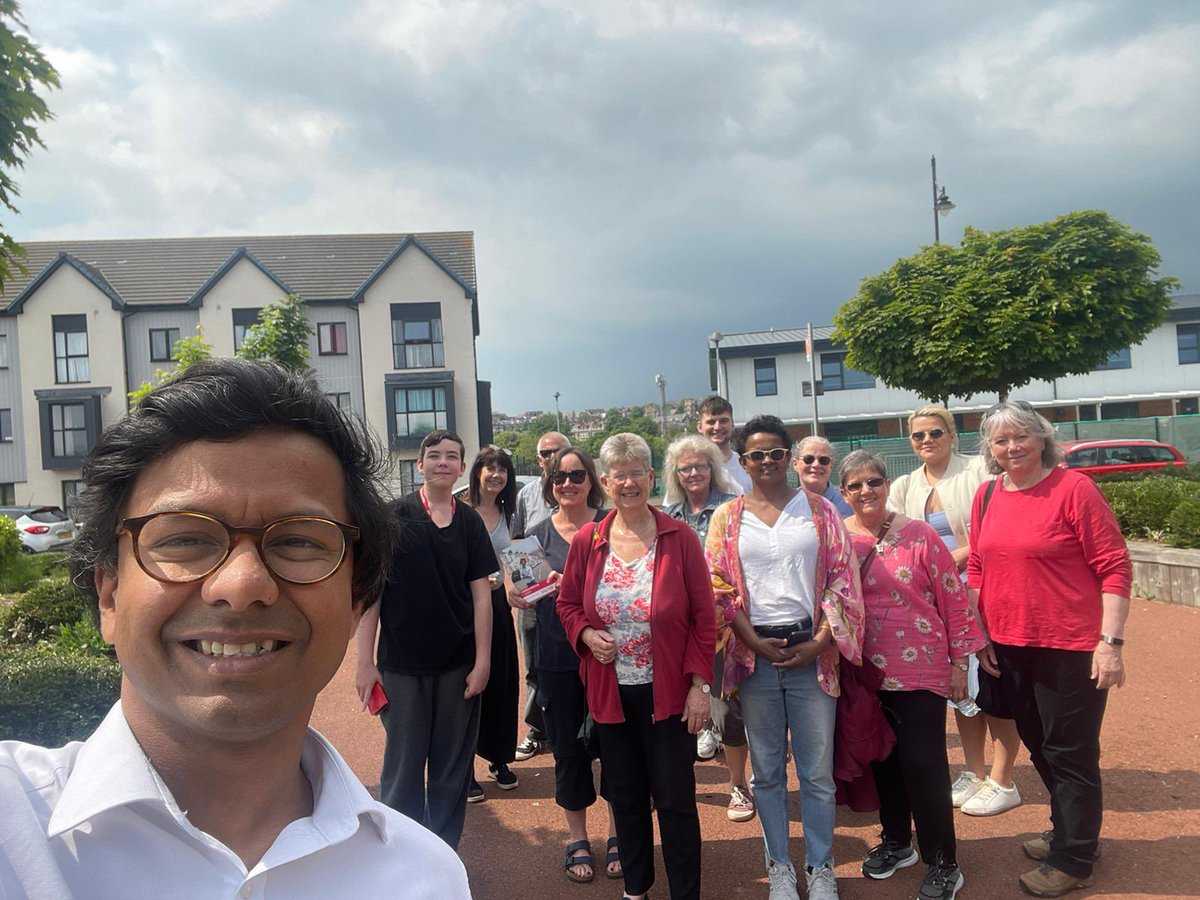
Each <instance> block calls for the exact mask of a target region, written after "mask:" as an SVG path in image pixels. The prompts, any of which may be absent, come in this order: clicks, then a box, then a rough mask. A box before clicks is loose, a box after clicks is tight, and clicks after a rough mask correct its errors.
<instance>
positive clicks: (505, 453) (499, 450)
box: [483, 444, 512, 456]
mask: <svg viewBox="0 0 1200 900" xmlns="http://www.w3.org/2000/svg"><path fill="white" fill-rule="evenodd" d="M483 449H484V450H491V451H492V452H493V453H499V454H501V455H502V456H511V455H512V454H511V453H509V452H508V449H507V448H505V447H501V446H499V445H498V444H488V445H487V446H486V447H484V448H483Z"/></svg>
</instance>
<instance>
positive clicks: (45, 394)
mask: <svg viewBox="0 0 1200 900" xmlns="http://www.w3.org/2000/svg"><path fill="white" fill-rule="evenodd" d="M111 390H112V389H111V388H106V387H105V388H96V389H95V390H92V389H89V388H55V389H47V390H40V391H34V396H35V397H36V398H37V402H38V427H39V433H40V436H41V446H42V468H43V469H47V470H50V471H54V470H59V469H78V468H79V467H80V465H82V464H83V458H84V457H85V456H87V454H88V451H89V450H91V449H92V445H93V444H95V443H96V440H97V438H99V437H100V432H101V431H103V430H104V420H103V416H102V414H101V410H100V398H101V397H103V396H105V395H106V394H109V393H111Z"/></svg>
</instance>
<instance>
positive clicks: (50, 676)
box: [0, 647, 121, 747]
mask: <svg viewBox="0 0 1200 900" xmlns="http://www.w3.org/2000/svg"><path fill="white" fill-rule="evenodd" d="M120 682H121V669H120V667H119V666H118V665H117V663H116V662H115V661H114V660H112V659H111V658H110V657H108V656H90V655H86V654H80V653H68V652H64V651H63V650H60V649H56V648H51V647H39V648H33V647H20V648H0V740H17V741H28V742H30V743H33V744H40V745H42V746H47V747H58V746H61V745H63V744H65V743H67V742H68V741H80V740H83V739H85V738H86V737H87V736H88V735H89V734H91V733H92V731H94V730H95V728H96V726H97V725H99V724H100V721H101V720H102V719H103V718H104V716H105V715H106V714H107V713H108V711H109V709H110V708H111V707H112V705H113V703H115V702H116V700H117V697H118V696H119V694H120Z"/></svg>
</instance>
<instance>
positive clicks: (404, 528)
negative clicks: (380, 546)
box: [378, 491, 500, 675]
mask: <svg viewBox="0 0 1200 900" xmlns="http://www.w3.org/2000/svg"><path fill="white" fill-rule="evenodd" d="M395 512H396V519H397V521H398V522H399V523H400V538H399V540H398V541H397V543H396V550H395V552H394V553H393V554H392V565H391V570H390V571H389V573H388V580H387V585H386V587H384V590H383V599H382V601H381V606H380V610H379V621H380V629H379V657H378V658H379V668H380V669H384V670H386V671H388V672H398V673H401V674H405V675H433V674H437V673H439V672H446V671H449V670H450V669H454V668H458V667H459V666H463V665H472V664H473V663H474V660H475V606H474V602H473V600H472V598H471V586H470V583H471V582H472V581H475V580H476V579H479V578H486V577H487V576H488V575H490V574H491V573H493V572H495V571H496V570H497V569H499V568H500V565H499V563H497V562H496V553H495V551H494V550H493V549H492V542H491V539H490V538H489V537H488V533H487V528H486V526H485V525H484V524H483V519H481V518H479V513H477V512H475V510H473V509H471V507H469V506H467V505H466V504H465V503H455V504H454V515H453V517H452V518H451V520H450V524H449V525H447V526H446V527H445V528H438V527H437V525H435V524H434V523H433V520H432V519H430V518H429V514H428V513H426V512H425V505H424V504H423V503H422V502H421V494H420V492H419V491H417V492H414V493H412V494H409V495H408V496H407V497H404V498H403V499H401V500H400V501H399V502H398V503H397V504H396V506H395Z"/></svg>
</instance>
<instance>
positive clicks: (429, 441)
mask: <svg viewBox="0 0 1200 900" xmlns="http://www.w3.org/2000/svg"><path fill="white" fill-rule="evenodd" d="M442 441H454V443H456V444H458V453H459V456H461V457H462V458H463V460H464V461H466V458H467V445H466V444H464V443H463V439H462V438H460V437H459V436H458V435H457V434H455V433H454V432H453V431H450V430H449V429H446V428H436V429H434V430H433V431H431V432H429V434H427V435H425V437H423V438H421V449H420V450H418V451H417V459H424V458H425V451H426V450H428V449H429V448H430V447H436V446H437V445H438V444H440V443H441V442H442Z"/></svg>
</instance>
